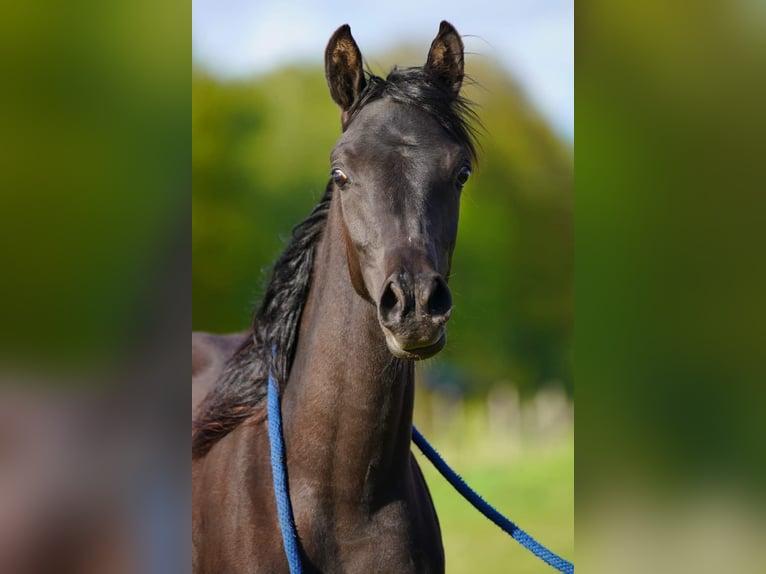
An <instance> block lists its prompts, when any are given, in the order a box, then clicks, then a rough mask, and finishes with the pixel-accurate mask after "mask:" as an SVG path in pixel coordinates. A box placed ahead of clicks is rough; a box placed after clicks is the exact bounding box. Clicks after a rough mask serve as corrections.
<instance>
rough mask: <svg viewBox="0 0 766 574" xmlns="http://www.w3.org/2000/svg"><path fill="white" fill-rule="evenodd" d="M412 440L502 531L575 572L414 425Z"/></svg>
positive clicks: (560, 568) (546, 559) (551, 562)
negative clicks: (459, 470) (478, 489)
mask: <svg viewBox="0 0 766 574" xmlns="http://www.w3.org/2000/svg"><path fill="white" fill-rule="evenodd" d="M412 440H413V442H414V443H415V444H416V445H417V446H418V448H419V449H420V451H421V452H422V453H423V454H424V455H425V456H426V458H427V459H428V460H430V461H431V464H433V465H434V466H435V467H436V469H437V470H438V471H439V472H440V473H441V474H442V476H443V477H444V478H446V479H447V481H448V482H449V483H450V484H451V485H452V486H453V487H454V488H455V490H457V491H458V492H459V493H460V494H461V495H462V496H463V498H465V499H466V500H467V501H468V502H470V503H471V504H472V505H473V506H474V508H476V510H478V511H479V512H481V513H482V514H483V515H484V516H486V517H487V518H488V519H489V520H491V521H492V522H494V523H495V524H496V525H497V526H499V527H500V528H501V529H502V530H503V531H505V532H507V533H508V534H510V536H511V538H513V539H514V540H516V541H517V542H518V543H520V544H521V545H522V546H523V547H524V548H526V549H527V550H529V551H530V552H532V554H534V555H535V556H537V557H538V558H540V559H541V560H542V561H543V562H545V563H546V564H548V565H549V566H552V567H553V568H555V569H556V570H558V571H559V572H564V574H574V565H573V564H572V563H571V562H568V561H567V560H564V559H563V558H561V557H560V556H558V555H557V554H554V553H553V552H551V551H550V550H548V549H547V548H546V547H545V546H543V545H542V544H540V543H539V542H538V541H537V540H535V539H534V538H532V537H531V536H530V535H529V534H527V533H526V532H524V531H523V530H522V529H521V528H519V527H518V526H516V525H515V524H514V523H513V522H511V521H510V520H508V519H507V518H506V517H505V516H503V515H502V514H500V513H499V512H498V511H497V510H496V509H495V508H494V507H493V506H491V505H490V504H489V503H488V502H487V501H486V500H484V499H483V498H482V497H481V496H479V494H478V493H477V492H476V491H475V490H473V489H472V488H471V487H470V486H468V485H467V484H466V483H465V481H464V480H463V479H462V477H461V476H460V475H459V474H458V473H456V472H455V471H454V470H452V469H451V468H450V467H449V465H448V464H447V463H446V462H445V461H444V459H443V458H442V457H441V455H439V453H438V452H436V449H434V448H433V447H432V446H431V445H430V444H428V441H427V440H426V439H425V437H424V436H423V435H422V434H420V431H419V430H418V429H416V428H415V426H414V425H413V427H412Z"/></svg>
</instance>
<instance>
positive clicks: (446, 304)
mask: <svg viewBox="0 0 766 574" xmlns="http://www.w3.org/2000/svg"><path fill="white" fill-rule="evenodd" d="M384 285H385V286H384V288H383V291H382V293H381V295H380V298H379V300H378V320H379V321H380V325H381V327H382V329H383V334H384V335H385V337H386V344H387V345H388V349H389V351H391V353H392V354H393V355H394V356H396V357H398V358H400V359H410V360H415V361H417V360H420V359H427V358H429V357H432V356H434V355H435V354H436V353H438V352H439V351H441V350H442V348H443V347H444V344H445V343H446V341H447V333H446V324H447V321H448V320H449V318H450V315H451V314H452V295H451V294H450V291H449V287H447V282H446V281H445V280H444V279H443V278H442V276H441V275H438V274H436V273H434V272H431V273H423V274H420V275H413V274H411V273H409V272H408V271H405V270H400V271H396V272H394V273H392V274H391V275H390V276H389V277H388V279H386V281H385V283H384Z"/></svg>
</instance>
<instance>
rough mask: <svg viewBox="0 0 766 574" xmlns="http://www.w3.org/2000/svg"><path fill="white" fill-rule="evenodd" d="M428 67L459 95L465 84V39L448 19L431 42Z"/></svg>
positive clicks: (454, 93)
mask: <svg viewBox="0 0 766 574" xmlns="http://www.w3.org/2000/svg"><path fill="white" fill-rule="evenodd" d="M426 69H427V70H431V71H432V72H434V73H435V74H436V76H437V77H438V78H440V79H441V80H442V81H443V82H444V83H445V84H446V86H447V87H448V88H449V89H450V90H451V91H452V95H453V96H455V97H457V95H458V93H459V92H460V86H461V85H462V84H463V40H461V39H460V34H458V33H457V30H455V27H454V26H453V25H452V24H450V23H449V22H447V21H446V20H442V23H441V24H440V25H439V33H438V34H437V35H436V38H434V41H433V42H432V43H431V49H430V50H429V51H428V60H426Z"/></svg>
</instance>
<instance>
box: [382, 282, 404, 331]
mask: <svg viewBox="0 0 766 574" xmlns="http://www.w3.org/2000/svg"><path fill="white" fill-rule="evenodd" d="M402 308H403V304H402V296H401V290H400V289H398V287H397V286H396V285H395V284H394V281H389V282H388V284H387V285H386V288H385V289H384V290H383V294H382V295H381V296H380V303H379V304H378V310H379V312H380V318H381V321H382V322H383V324H384V325H386V326H389V327H390V326H391V325H393V324H395V323H397V322H399V320H400V319H401V314H402Z"/></svg>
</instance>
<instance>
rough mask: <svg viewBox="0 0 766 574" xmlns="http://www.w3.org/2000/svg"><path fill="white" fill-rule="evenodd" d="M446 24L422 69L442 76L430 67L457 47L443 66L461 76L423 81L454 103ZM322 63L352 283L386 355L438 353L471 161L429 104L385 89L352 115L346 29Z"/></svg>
mask: <svg viewBox="0 0 766 574" xmlns="http://www.w3.org/2000/svg"><path fill="white" fill-rule="evenodd" d="M445 24H446V23H442V28H441V30H440V33H439V36H437V38H436V40H434V44H433V45H432V47H431V52H430V53H429V58H428V63H427V64H426V69H429V66H435V67H434V71H440V72H441V71H443V70H441V68H438V66H446V65H447V64H445V63H444V61H443V60H444V58H447V57H449V58H452V56H449V54H451V53H452V54H454V52H455V50H457V49H458V48H459V58H457V57H455V58H453V59H452V60H450V62H451V63H452V64H454V63H455V62H458V61H459V69H457V68H456V69H455V70H452V72H450V71H449V70H448V71H446V72H444V73H443V74H442V75H437V74H435V73H434V74H433V76H431V77H435V78H439V79H440V80H443V81H444V82H445V83H444V86H443V87H444V90H443V92H442V93H443V94H445V95H446V96H447V97H449V96H450V94H451V95H452V97H456V96H457V92H458V91H459V89H460V81H461V80H462V43H461V42H460V39H459V36H457V33H456V32H455V31H454V28H452V27H451V26H450V25H449V24H446V27H445ZM456 42H457V43H456ZM435 53H438V54H437V55H438V58H437V56H435V55H434V54H435ZM439 58H441V60H440V59H439ZM325 61H326V67H327V79H328V84H329V85H330V91H331V93H332V95H333V98H334V99H335V101H336V102H337V103H338V104H339V106H340V107H341V120H342V122H343V124H344V130H345V131H344V133H343V135H342V136H341V137H340V138H339V140H338V142H337V143H336V145H335V148H334V149H333V152H332V156H331V162H332V179H333V182H334V185H335V186H336V194H337V196H339V201H340V204H341V210H342V213H343V222H344V235H345V241H346V249H347V256H348V266H349V274H350V278H351V282H352V284H353V285H354V288H355V290H356V291H357V293H359V295H360V296H362V297H364V298H366V299H367V300H369V301H370V302H372V303H373V304H375V305H376V306H377V312H378V320H379V322H380V326H381V329H382V331H383V333H384V335H385V338H386V342H387V345H388V348H389V350H390V351H391V353H393V354H394V355H395V356H397V357H399V358H405V359H422V358H426V357H430V356H432V355H434V354H436V353H437V352H438V351H440V350H441V349H442V347H443V346H444V343H445V341H446V334H445V326H446V323H447V321H448V319H449V317H450V314H451V313H452V296H451V295H450V290H449V288H448V286H447V280H448V277H449V272H450V264H451V259H452V252H453V249H454V246H455V241H456V237H457V224H458V213H459V208H460V191H461V188H462V185H463V184H464V183H465V180H466V179H467V177H468V175H469V174H470V161H469V154H468V152H467V150H466V149H465V146H464V145H461V144H460V143H459V142H457V141H456V139H455V138H454V137H452V136H451V135H450V133H448V131H447V130H446V129H445V128H444V127H443V125H442V124H441V123H440V122H439V121H438V120H437V118H436V117H435V116H434V115H433V114H432V113H430V112H429V111H426V109H427V107H428V106H417V105H408V104H407V103H402V102H401V101H398V100H397V99H396V98H392V97H390V96H387V95H386V94H385V92H384V93H383V94H382V95H381V96H380V97H379V98H377V99H374V100H373V101H371V102H370V103H366V104H364V105H363V106H359V107H358V109H356V110H354V109H353V106H354V104H355V103H357V104H358V101H357V100H358V97H359V95H360V94H361V93H362V90H364V88H365V85H364V82H365V79H364V75H363V74H362V70H361V55H360V54H359V50H358V48H357V47H356V44H355V42H354V40H353V38H352V37H351V35H350V32H349V31H348V28H347V27H342V28H340V29H339V30H338V31H337V32H336V33H335V35H334V36H333V39H331V41H330V44H329V45H328V48H327V53H326V59H325ZM434 62H435V63H434ZM352 120H353V121H352Z"/></svg>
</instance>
